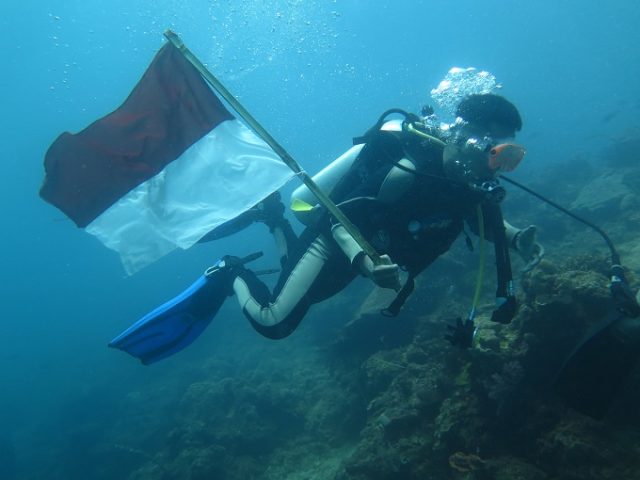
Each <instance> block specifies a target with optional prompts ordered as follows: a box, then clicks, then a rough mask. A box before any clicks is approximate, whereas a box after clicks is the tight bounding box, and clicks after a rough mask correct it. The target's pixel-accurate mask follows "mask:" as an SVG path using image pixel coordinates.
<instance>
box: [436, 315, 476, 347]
mask: <svg viewBox="0 0 640 480" xmlns="http://www.w3.org/2000/svg"><path fill="white" fill-rule="evenodd" d="M447 330H448V331H449V333H448V334H446V335H445V336H444V338H445V339H446V340H448V341H449V342H450V343H451V345H453V346H454V347H460V348H462V349H463V350H466V349H467V348H471V345H472V344H473V337H474V336H475V334H476V325H475V323H474V322H473V320H469V319H468V318H467V319H466V320H465V321H464V323H463V322H462V319H461V318H460V317H458V318H456V323H455V325H452V324H449V325H447Z"/></svg>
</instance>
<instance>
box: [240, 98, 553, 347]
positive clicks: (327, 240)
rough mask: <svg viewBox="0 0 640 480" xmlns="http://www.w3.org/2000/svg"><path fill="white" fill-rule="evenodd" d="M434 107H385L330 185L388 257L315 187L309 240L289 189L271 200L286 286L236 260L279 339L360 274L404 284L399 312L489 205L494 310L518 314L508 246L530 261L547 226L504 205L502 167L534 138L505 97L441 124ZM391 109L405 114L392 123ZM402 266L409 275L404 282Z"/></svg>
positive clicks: (467, 332) (248, 306) (464, 341)
mask: <svg viewBox="0 0 640 480" xmlns="http://www.w3.org/2000/svg"><path fill="white" fill-rule="evenodd" d="M423 113H427V116H426V117H425V118H419V117H417V116H415V115H411V114H407V113H406V112H403V111H400V110H396V109H394V110H390V111H388V112H385V114H383V115H382V117H381V118H380V120H379V121H378V122H377V123H376V125H374V126H373V127H372V128H371V129H370V130H369V131H368V132H367V133H366V134H365V135H364V136H363V137H360V138H358V139H356V140H355V142H354V143H357V145H356V146H355V147H353V148H352V149H351V150H349V152H347V153H346V154H345V155H343V157H341V158H340V159H338V160H336V162H334V163H337V164H338V165H339V164H340V163H343V164H347V167H346V168H347V171H346V173H345V174H344V175H342V176H341V177H340V178H339V179H337V181H335V182H334V185H330V186H329V188H328V189H327V190H328V193H329V195H330V197H331V199H332V200H333V201H334V202H335V203H336V204H337V205H338V206H339V207H340V208H341V209H342V210H343V211H344V212H345V213H346V215H347V217H349V218H350V219H351V220H352V222H353V223H354V224H355V225H356V226H357V227H358V228H359V229H360V230H361V232H362V233H363V234H364V236H365V238H367V239H368V240H369V241H370V242H371V244H372V246H373V247H374V248H375V249H376V250H377V251H378V252H380V253H382V256H381V259H382V262H378V264H376V263H375V262H374V260H373V259H372V258H371V257H370V256H369V255H367V254H366V253H365V252H364V251H363V249H362V248H361V247H360V245H359V244H358V243H357V242H356V241H355V240H354V239H353V237H352V236H351V235H349V234H348V233H347V231H346V230H345V228H344V226H342V225H341V224H340V223H338V222H337V221H336V220H335V219H333V218H332V217H331V216H330V215H329V214H327V213H326V211H324V209H322V208H321V207H320V206H318V205H315V206H313V207H312V206H311V205H310V203H309V202H311V201H313V200H312V199H311V195H310V192H309V191H308V190H306V187H301V188H299V189H298V190H296V192H294V194H293V196H292V198H293V205H292V206H293V209H294V213H295V214H296V216H297V217H298V219H300V220H301V221H302V222H303V223H305V224H306V225H308V227H307V229H306V230H305V231H304V232H303V233H302V235H301V237H300V238H297V237H296V236H295V234H294V233H293V230H292V228H291V226H290V225H289V223H288V221H287V220H286V219H285V218H284V216H283V215H282V212H283V211H284V207H282V206H280V205H278V203H277V198H275V199H274V198H270V199H268V204H266V205H264V206H263V208H262V212H263V214H264V218H263V220H262V221H263V222H264V223H265V224H267V226H268V227H269V229H270V230H271V232H272V233H273V234H274V236H275V239H276V242H277V244H278V247H279V251H280V252H281V265H282V274H281V276H280V279H279V281H278V283H277V285H276V287H275V289H274V290H273V292H270V291H269V289H268V288H267V287H266V286H265V284H264V283H263V282H261V281H260V280H259V278H258V276H257V275H255V274H254V273H253V272H252V271H251V270H249V269H246V268H244V267H242V266H241V265H240V264H238V263H236V266H234V267H231V268H232V269H235V271H236V277H235V279H234V281H233V292H234V293H235V296H236V297H237V299H238V302H239V304H240V306H241V308H242V311H243V312H244V314H245V316H246V317H247V318H248V320H249V322H250V323H251V325H252V326H253V327H254V329H255V330H256V331H258V332H259V333H261V334H262V335H264V336H265V337H268V338H273V339H279V338H283V337H286V336H288V335H289V334H291V333H292V332H293V331H294V330H295V328H296V327H297V326H298V324H299V323H300V321H301V320H302V318H303V317H304V315H305V314H306V312H307V311H308V309H309V308H310V306H311V305H313V304H315V303H318V302H320V301H323V300H325V299H327V298H329V297H331V296H333V295H335V294H336V293H338V292H339V291H341V290H342V289H343V288H345V287H346V286H347V284H349V283H350V282H351V281H352V280H353V279H354V278H355V277H356V276H358V275H363V276H365V277H367V278H369V279H371V280H372V281H373V282H374V283H375V284H376V285H378V286H379V287H382V288H391V289H395V290H397V291H398V296H397V297H396V301H395V302H394V303H393V304H392V305H391V306H390V307H389V308H388V309H386V310H385V311H384V313H386V314H387V315H395V314H397V313H398V310H399V309H400V307H401V305H402V303H404V300H405V299H406V297H407V296H408V295H409V294H410V292H411V290H412V289H413V279H414V278H415V277H416V276H417V275H418V274H419V273H420V272H422V271H423V270H424V269H425V268H427V267H428V266H429V265H430V264H431V263H432V262H433V261H434V260H436V259H437V258H438V257H439V256H440V255H442V254H443V253H445V252H447V251H448V250H449V248H450V246H451V245H452V243H453V242H454V240H455V239H456V238H457V237H458V236H459V234H460V233H462V232H463V231H464V225H465V223H466V224H467V225H469V228H470V229H471V231H473V232H475V233H477V232H478V220H477V218H476V212H477V207H480V208H481V209H482V210H483V218H484V220H483V221H484V222H485V223H486V224H487V228H488V231H487V238H489V239H490V240H492V241H494V243H495V245H496V252H497V253H498V254H499V255H498V259H499V260H498V262H497V263H498V279H499V282H500V283H502V285H500V286H499V290H500V292H499V294H498V297H499V299H500V300H499V302H501V305H499V308H498V309H497V310H496V312H494V316H493V319H494V321H498V322H501V323H508V322H509V321H510V320H511V318H512V317H513V315H514V314H515V298H514V293H513V285H512V279H511V267H510V264H509V252H508V249H509V248H511V249H513V250H515V251H517V252H519V253H520V254H521V255H522V256H523V259H524V260H525V261H526V262H527V264H528V266H527V268H532V267H533V266H534V265H535V264H537V263H538V262H539V261H540V259H541V257H542V255H543V254H544V250H543V248H542V246H541V245H540V244H539V243H538V242H537V241H536V238H535V237H536V227H535V226H529V227H527V228H525V229H518V228H515V227H513V226H512V225H510V224H509V223H507V222H503V219H502V215H501V213H500V208H499V203H500V202H501V201H502V199H503V198H504V189H503V188H502V186H501V185H500V184H499V183H498V181H497V179H496V175H497V173H498V172H500V171H511V170H513V169H514V168H515V167H516V166H517V164H518V163H519V162H520V160H522V157H523V156H524V153H525V151H524V149H523V148H522V147H520V146H517V145H514V144H512V143H507V142H509V141H510V140H511V139H513V138H514V137H515V133H516V132H517V131H519V130H520V129H521V128H522V120H521V117H520V114H519V113H518V110H517V109H516V107H515V106H514V105H513V104H512V103H511V102H509V101H508V100H506V99H505V98H503V97H501V96H498V95H495V94H476V95H471V96H468V97H467V98H465V99H464V100H463V101H462V102H461V103H460V104H459V105H458V108H457V111H456V116H457V117H458V118H457V121H456V123H455V124H454V125H453V126H451V127H450V128H445V129H442V128H441V127H439V126H435V125H432V124H431V123H432V122H429V118H428V117H429V115H428V114H430V113H431V112H430V111H425V112H423ZM390 114H400V115H403V116H404V117H405V118H404V120H403V121H393V120H391V121H386V118H387V116H389V115H390ZM338 165H336V168H339V166H338ZM343 169H344V167H343ZM322 176H323V175H322V172H321V173H320V174H319V175H318V177H319V178H318V180H317V181H318V184H319V185H320V186H321V187H325V188H326V187H327V185H326V184H325V185H323V178H322ZM325 183H326V182H325ZM303 197H304V198H303ZM301 206H302V208H301ZM232 263H233V261H232ZM401 269H402V270H405V271H406V272H407V273H408V279H407V282H406V283H405V284H404V286H402V287H401V286H400V280H399V273H400V270H401ZM472 332H473V328H472V326H471V325H469V324H464V323H462V322H460V323H459V324H458V325H456V326H455V327H453V328H452V332H451V334H450V335H449V336H448V337H447V338H448V339H449V340H450V341H451V343H453V344H454V345H458V346H461V347H468V346H470V344H471V338H470V337H471V336H472Z"/></svg>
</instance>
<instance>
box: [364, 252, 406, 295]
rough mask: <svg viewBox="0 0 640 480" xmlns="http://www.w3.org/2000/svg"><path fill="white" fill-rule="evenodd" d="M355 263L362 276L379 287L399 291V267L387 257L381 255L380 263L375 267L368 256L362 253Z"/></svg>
mask: <svg viewBox="0 0 640 480" xmlns="http://www.w3.org/2000/svg"><path fill="white" fill-rule="evenodd" d="M357 262H358V268H359V269H360V271H361V272H362V274H363V275H364V276H365V277H368V278H370V279H371V280H372V281H373V283H375V284H376V285H378V286H379V287H382V288H391V289H392V290H396V291H397V290H400V287H401V285H400V267H398V265H397V264H395V263H393V262H392V261H391V258H389V255H381V256H380V263H379V264H377V265H376V264H375V263H373V260H372V259H371V257H369V255H366V254H364V253H363V254H361V255H360V256H359V257H358V259H357Z"/></svg>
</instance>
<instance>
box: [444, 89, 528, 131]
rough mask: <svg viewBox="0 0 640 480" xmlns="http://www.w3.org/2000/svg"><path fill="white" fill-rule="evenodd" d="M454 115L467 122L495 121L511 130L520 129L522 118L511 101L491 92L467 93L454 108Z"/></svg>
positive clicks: (487, 122) (484, 123) (486, 123)
mask: <svg viewBox="0 0 640 480" xmlns="http://www.w3.org/2000/svg"><path fill="white" fill-rule="evenodd" d="M456 116H457V117H460V118H462V119H463V120H464V121H466V122H469V123H476V124H480V125H488V124H489V123H492V122H493V123H497V124H500V125H504V126H505V127H508V128H510V129H512V130H513V133H514V134H515V132H518V131H520V129H522V118H520V113H518V109H517V108H516V107H515V105H514V104H513V103H511V102H510V101H509V100H507V99H506V98H504V97H501V96H500V95H495V94H493V93H485V94H474V95H469V96H468V97H466V98H465V99H464V100H462V101H461V102H460V104H459V105H458V108H456Z"/></svg>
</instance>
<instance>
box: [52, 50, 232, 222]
mask: <svg viewBox="0 0 640 480" xmlns="http://www.w3.org/2000/svg"><path fill="white" fill-rule="evenodd" d="M232 118H233V116H232V115H231V113H229V111H228V110H227V109H226V108H225V107H224V106H223V105H222V103H221V102H220V100H219V99H218V98H217V97H216V95H215V94H214V93H213V92H212V90H211V89H210V88H209V86H208V85H207V84H206V83H205V81H204V79H203V78H202V76H201V75H200V74H199V73H198V71H197V70H196V69H195V68H194V67H193V66H192V65H191V63H189V61H188V60H186V59H185V58H184V56H183V55H182V54H181V53H180V52H179V51H178V49H177V48H176V47H174V46H173V45H172V44H171V43H167V44H166V45H165V46H164V47H162V49H161V50H160V51H159V52H158V53H157V54H156V56H155V58H154V59H153V62H152V63H151V65H149V68H148V69H147V70H146V72H145V73H144V75H143V76H142V79H141V80H140V81H139V82H138V84H137V85H136V86H135V88H134V89H133V91H132V92H131V94H130V95H129V97H128V98H127V99H126V100H125V102H124V103H123V104H122V105H121V106H120V107H119V108H118V109H117V110H115V111H114V112H112V113H110V114H109V115H107V116H105V117H103V118H101V119H99V120H97V121H96V122H94V123H92V124H91V125H90V126H88V127H87V128H85V129H84V130H82V131H81V132H79V133H77V134H71V133H68V132H67V133H63V134H62V135H60V136H59V137H58V138H57V139H56V141H55V142H54V143H53V144H52V145H51V147H49V150H48V151H47V153H46V156H45V162H44V165H45V172H46V177H45V180H44V184H43V186H42V188H41V190H40V196H41V197H42V198H43V199H45V200H46V201H48V202H50V203H51V204H53V205H55V206H56V207H58V208H59V209H60V210H62V211H63V212H64V213H65V214H66V215H67V216H68V217H69V218H71V219H72V220H73V221H74V222H75V223H76V225H77V226H78V227H85V226H87V225H88V224H89V223H91V222H92V221H93V220H94V219H95V218H96V217H98V216H99V215H100V214H101V213H102V212H104V211H105V210H106V209H108V208H109V207H110V206H111V205H112V204H114V203H115V202H116V201H117V200H118V199H119V198H121V197H122V196H124V195H125V194H126V193H127V192H129V191H130V190H132V189H133V188H135V187H136V186H138V185H140V184H141V183H143V182H145V181H146V180H148V179H149V178H151V177H153V176H154V175H156V174H157V173H158V172H160V171H161V170H162V169H163V168H164V167H165V166H166V165H167V164H169V163H171V162H172V161H173V160H175V159H177V158H178V157H179V156H180V155H181V154H182V153H183V152H184V151H185V150H186V149H187V148H189V147H190V146H191V145H192V144H194V143H195V142H196V141H198V140H199V139H200V138H202V137H203V136H204V135H205V134H207V133H208V132H209V131H211V130H212V129H213V128H214V127H215V126H217V125H218V124H219V123H221V122H223V121H224V120H228V119H232Z"/></svg>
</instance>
